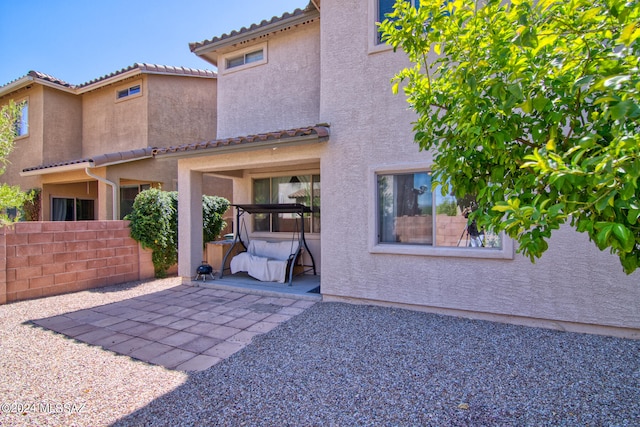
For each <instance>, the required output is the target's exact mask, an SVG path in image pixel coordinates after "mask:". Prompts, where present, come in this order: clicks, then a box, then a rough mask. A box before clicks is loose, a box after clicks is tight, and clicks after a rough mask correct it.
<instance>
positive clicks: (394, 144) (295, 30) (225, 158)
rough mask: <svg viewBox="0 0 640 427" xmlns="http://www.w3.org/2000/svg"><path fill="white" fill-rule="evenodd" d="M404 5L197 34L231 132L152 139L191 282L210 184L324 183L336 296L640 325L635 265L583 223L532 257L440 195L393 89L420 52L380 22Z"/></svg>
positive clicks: (501, 317)
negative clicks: (384, 32) (164, 170)
mask: <svg viewBox="0 0 640 427" xmlns="http://www.w3.org/2000/svg"><path fill="white" fill-rule="evenodd" d="M392 3H393V1H389V0H353V1H349V2H344V1H339V0H322V1H319V0H313V1H312V2H311V3H309V5H308V6H307V7H306V8H304V9H301V10H296V11H295V12H293V13H287V14H284V15H282V16H280V17H274V18H272V19H271V20H268V21H263V22H262V23H260V24H254V25H252V26H250V27H248V28H242V29H240V30H238V31H234V32H232V33H231V34H225V35H221V36H218V37H214V38H212V39H210V40H205V41H202V42H198V43H193V44H191V50H192V51H193V53H195V54H196V55H198V56H199V57H201V58H202V59H203V60H205V61H207V62H209V63H211V64H214V65H216V66H217V67H218V130H217V139H215V140H211V141H209V142H203V143H194V144H191V145H182V146H173V147H168V148H163V149H159V150H156V151H155V157H156V159H158V160H159V161H166V160H170V159H176V158H177V159H178V181H179V186H180V189H181V191H180V204H179V206H180V207H179V217H180V245H179V247H180V265H179V274H180V275H181V276H183V277H184V278H185V280H191V277H192V274H193V271H195V268H196V266H197V265H198V264H199V263H200V257H201V247H202V241H201V239H202V237H201V233H198V232H196V231H195V230H199V224H200V222H201V221H202V218H201V217H200V215H201V213H200V210H199V209H194V207H195V206H197V204H198V203H199V199H200V195H201V194H202V188H203V182H204V180H205V179H206V178H207V177H210V176H216V177H224V178H230V179H232V180H233V199H234V202H235V203H237V204H241V203H246V204H252V203H253V204H258V203H292V202H295V201H297V200H298V199H296V197H297V195H299V194H302V193H300V190H303V191H306V192H308V193H313V197H312V198H309V199H307V200H309V201H308V204H310V205H311V206H310V207H312V208H313V209H314V214H313V215H310V216H309V218H308V220H307V222H306V223H305V227H306V231H307V241H308V243H309V247H310V251H311V252H312V253H313V255H314V258H315V261H316V264H317V265H318V271H319V272H320V277H321V293H322V295H323V298H324V300H325V301H351V302H359V303H374V304H385V305H393V306H399V307H408V308H412V309H418V310H425V311H430V312H435V313H443V314H450V315H459V316H466V317H472V318H481V319H489V320H496V321H505V322H512V323H517V324H526V325H536V326H545V327H552V328H559V329H566V330H574V331H589V332H596V333H606V334H616V335H622V336H630V337H636V338H638V337H640V274H639V273H635V274H633V275H630V276H627V275H625V274H624V273H623V272H622V268H621V267H620V266H619V263H618V260H617V258H615V257H612V256H610V255H609V254H607V253H603V252H600V251H599V250H598V249H596V247H595V246H594V245H593V244H592V243H591V242H589V241H588V238H587V237H586V236H585V235H583V234H579V233H577V232H575V231H573V230H572V229H570V228H568V227H566V228H563V229H561V230H559V231H558V232H557V233H555V235H554V236H553V238H552V239H551V241H550V243H549V250H548V251H547V252H546V253H545V255H544V256H543V257H542V259H540V260H539V261H537V262H536V263H535V264H532V263H531V262H530V261H529V260H528V259H526V258H524V257H522V256H520V255H518V254H516V253H515V244H514V242H512V241H511V240H510V239H508V238H504V237H501V236H488V235H483V236H481V237H482V241H481V242H480V244H477V243H478V242H477V239H474V238H477V237H478V236H477V234H476V233H474V232H473V230H469V229H466V228H465V225H466V221H465V220H464V215H463V213H462V212H461V210H460V209H459V208H458V206H457V203H456V201H455V200H452V199H451V198H450V197H441V196H440V195H439V193H438V192H431V185H430V174H429V171H430V167H431V161H432V160H431V159H432V158H431V155H430V154H429V153H426V152H420V151H419V150H418V147H417V145H416V144H415V143H414V142H413V135H412V132H411V128H412V126H411V122H412V120H413V119H414V116H413V113H412V112H411V111H409V110H408V108H407V105H406V104H405V101H404V98H403V97H402V96H394V95H393V94H392V92H391V89H390V79H391V77H392V76H393V75H394V73H395V72H397V71H398V70H399V69H401V68H402V67H404V66H406V65H407V62H406V61H407V60H406V58H405V56H404V55H403V54H402V53H401V52H393V51H392V50H391V49H390V48H389V47H388V46H385V45H383V44H381V43H380V42H379V38H378V35H377V31H376V22H378V21H380V19H381V16H383V14H384V13H385V12H386V11H388V10H389V8H391V7H392ZM283 129H284V130H285V131H282V130H283ZM193 142H196V141H193ZM285 219H286V217H285V216H283V214H279V215H275V214H274V215H272V216H271V217H269V216H268V215H263V216H256V217H252V219H251V220H250V221H249V224H248V225H247V228H248V232H249V235H250V236H251V237H252V238H258V239H266V240H278V239H282V240H284V239H288V238H290V232H282V231H280V230H281V228H282V227H281V225H282V224H281V223H282V222H283V221H285ZM469 231H471V233H469V234H467V232H469ZM283 286H286V285H283Z"/></svg>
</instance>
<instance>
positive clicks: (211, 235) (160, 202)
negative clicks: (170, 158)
mask: <svg viewBox="0 0 640 427" xmlns="http://www.w3.org/2000/svg"><path fill="white" fill-rule="evenodd" d="M228 208H229V201H228V200H227V199H225V198H222V197H217V196H203V197H202V211H203V222H204V224H203V238H204V242H208V241H211V240H215V238H217V237H218V235H219V234H220V231H221V230H222V229H223V228H224V227H225V225H226V223H225V221H224V220H223V219H222V215H223V214H224V213H225V212H226V211H227V209H228ZM125 219H127V220H129V221H130V224H129V227H130V229H131V237H132V238H133V239H135V240H136V241H138V242H140V244H141V245H142V247H143V248H146V249H151V251H152V255H151V259H152V262H153V266H154V271H155V275H156V277H165V276H166V273H167V270H168V269H169V268H170V267H171V266H173V265H174V264H175V263H176V262H178V193H177V192H175V191H162V190H160V189H155V188H152V189H149V190H145V191H142V192H141V193H140V194H138V195H137V196H136V199H135V201H134V202H133V210H132V212H131V213H130V214H129V215H127V216H126V218H125Z"/></svg>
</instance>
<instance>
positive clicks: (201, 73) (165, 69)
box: [0, 62, 217, 92]
mask: <svg viewBox="0 0 640 427" xmlns="http://www.w3.org/2000/svg"><path fill="white" fill-rule="evenodd" d="M135 71H138V72H139V73H140V74H172V75H181V76H190V77H206V78H215V77H216V76H217V74H216V72H215V71H212V70H201V69H195V68H187V67H172V66H168V65H156V64H145V63H137V62H136V63H135V64H133V65H130V66H128V67H126V68H122V69H121V70H118V71H114V72H113V73H110V74H107V75H104V76H102V77H98V78H97V79H93V80H91V81H88V82H86V83H82V84H79V85H74V84H71V83H67V82H65V81H64V80H60V79H58V78H56V77H53V76H51V75H49V74H45V73H41V72H40V71H33V70H32V71H29V72H28V73H27V74H26V75H24V76H22V77H19V78H17V79H15V80H12V81H10V82H9V83H7V84H5V85H2V86H0V92H2V89H3V88H8V87H9V86H10V85H11V84H13V83H18V82H19V81H20V80H22V79H27V78H31V79H38V80H43V81H45V82H48V83H52V84H54V85H56V86H60V87H61V88H64V89H69V90H72V91H76V90H77V91H80V90H81V89H84V88H87V87H89V86H91V85H93V84H96V83H100V82H103V81H106V80H108V79H111V78H116V77H119V76H121V75H123V74H126V73H129V72H135ZM25 84H26V83H25Z"/></svg>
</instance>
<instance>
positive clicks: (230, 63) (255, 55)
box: [227, 49, 264, 68]
mask: <svg viewBox="0 0 640 427" xmlns="http://www.w3.org/2000/svg"><path fill="white" fill-rule="evenodd" d="M263 59H264V52H263V51H262V49H259V50H256V51H253V52H248V53H245V54H243V55H240V56H236V57H233V58H228V59H227V68H233V67H239V66H241V65H244V64H250V63H252V62H258V61H262V60H263Z"/></svg>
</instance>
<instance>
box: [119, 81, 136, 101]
mask: <svg viewBox="0 0 640 427" xmlns="http://www.w3.org/2000/svg"><path fill="white" fill-rule="evenodd" d="M141 93H142V88H141V86H140V85H139V84H138V85H135V86H131V87H128V88H126V89H121V90H118V91H117V92H116V98H117V99H122V98H126V97H128V96H132V95H140V94H141Z"/></svg>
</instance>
